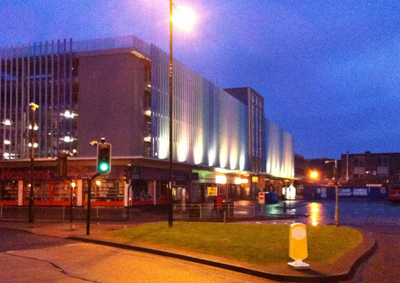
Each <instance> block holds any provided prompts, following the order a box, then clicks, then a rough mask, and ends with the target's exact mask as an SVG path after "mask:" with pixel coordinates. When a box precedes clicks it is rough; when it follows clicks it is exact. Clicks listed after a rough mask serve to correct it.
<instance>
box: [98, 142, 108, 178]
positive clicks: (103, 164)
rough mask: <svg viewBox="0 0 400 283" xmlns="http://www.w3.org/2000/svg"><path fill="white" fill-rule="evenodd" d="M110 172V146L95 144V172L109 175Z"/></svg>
mask: <svg viewBox="0 0 400 283" xmlns="http://www.w3.org/2000/svg"><path fill="white" fill-rule="evenodd" d="M110 171H111V144H109V143H99V144H97V172H98V173H109V172H110Z"/></svg>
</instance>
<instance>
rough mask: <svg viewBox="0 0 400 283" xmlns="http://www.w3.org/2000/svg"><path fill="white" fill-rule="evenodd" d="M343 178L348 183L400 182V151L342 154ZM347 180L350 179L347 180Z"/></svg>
mask: <svg viewBox="0 0 400 283" xmlns="http://www.w3.org/2000/svg"><path fill="white" fill-rule="evenodd" d="M341 159H342V165H343V166H342V170H341V180H342V182H345V183H346V184H347V185H352V186H368V185H382V186H386V185H388V184H392V183H400V153H398V152H396V153H371V152H370V151H366V152H365V153H351V154H350V153H349V154H342V156H341ZM346 180H348V181H347V182H346Z"/></svg>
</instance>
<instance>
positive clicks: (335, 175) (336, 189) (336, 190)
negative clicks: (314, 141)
mask: <svg viewBox="0 0 400 283" xmlns="http://www.w3.org/2000/svg"><path fill="white" fill-rule="evenodd" d="M329 162H335V171H334V174H333V175H334V178H335V182H334V184H335V225H336V226H337V227H339V195H338V181H337V178H338V174H337V160H336V159H335V160H327V161H325V163H329Z"/></svg>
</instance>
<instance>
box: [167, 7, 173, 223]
mask: <svg viewBox="0 0 400 283" xmlns="http://www.w3.org/2000/svg"><path fill="white" fill-rule="evenodd" d="M173 6H174V4H173V3H172V0H169V194H168V197H169V210H168V226H169V227H172V226H173V221H174V220H173V219H174V216H173V204H172V183H173V171H172V153H173V147H172V138H173V136H172V124H173V123H172V109H173V108H172V94H173V92H172V90H173V88H172V87H173V85H172V83H173V81H172V63H173V56H172V31H173V24H172V16H173Z"/></svg>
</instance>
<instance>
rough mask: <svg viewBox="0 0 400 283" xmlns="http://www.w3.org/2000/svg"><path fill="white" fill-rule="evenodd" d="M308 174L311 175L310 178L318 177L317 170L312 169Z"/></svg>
mask: <svg viewBox="0 0 400 283" xmlns="http://www.w3.org/2000/svg"><path fill="white" fill-rule="evenodd" d="M310 176H311V179H317V178H318V172H317V171H312V172H311V174H310Z"/></svg>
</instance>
